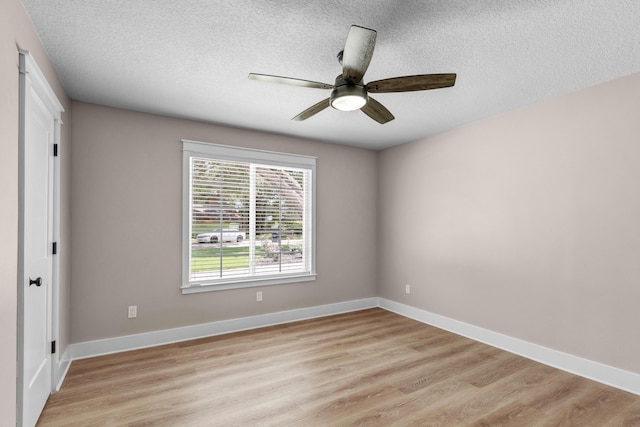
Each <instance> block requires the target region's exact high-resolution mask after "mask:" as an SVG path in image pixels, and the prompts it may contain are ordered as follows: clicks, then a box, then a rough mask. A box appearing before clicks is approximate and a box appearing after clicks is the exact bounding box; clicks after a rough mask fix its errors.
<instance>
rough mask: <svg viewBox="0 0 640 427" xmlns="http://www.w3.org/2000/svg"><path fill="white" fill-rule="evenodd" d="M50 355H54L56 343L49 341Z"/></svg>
mask: <svg viewBox="0 0 640 427" xmlns="http://www.w3.org/2000/svg"><path fill="white" fill-rule="evenodd" d="M51 354H56V342H55V341H51Z"/></svg>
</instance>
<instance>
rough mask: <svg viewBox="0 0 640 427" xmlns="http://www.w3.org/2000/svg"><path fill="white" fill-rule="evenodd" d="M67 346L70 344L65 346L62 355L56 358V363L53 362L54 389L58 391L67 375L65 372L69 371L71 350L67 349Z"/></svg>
mask: <svg viewBox="0 0 640 427" xmlns="http://www.w3.org/2000/svg"><path fill="white" fill-rule="evenodd" d="M69 347H70V346H67V349H66V350H65V352H64V353H63V354H62V357H60V358H59V359H58V361H57V363H54V367H55V369H54V370H53V372H54V377H53V386H54V391H60V387H62V383H63V381H64V379H65V377H66V376H67V372H69V368H70V367H71V352H70V351H69Z"/></svg>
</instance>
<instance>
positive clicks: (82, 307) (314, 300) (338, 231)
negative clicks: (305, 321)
mask: <svg viewBox="0 0 640 427" xmlns="http://www.w3.org/2000/svg"><path fill="white" fill-rule="evenodd" d="M72 113H73V125H72V136H73V140H74V144H73V153H72V158H73V167H72V182H73V184H72V193H73V201H72V217H73V236H72V239H73V240H72V243H73V245H72V246H73V253H72V257H73V273H72V281H73V295H72V301H71V319H72V340H73V342H82V341H89V340H95V339H100V338H108V337H115V336H121V335H127V334H133V333H139V332H147V331H154V330H161V329H166V328H174V327H180V326H185V325H194V324H199V323H205V322H212V321H217V320H224V319H231V318H238V317H244V316H251V315H257V314H262V313H269V312H276V311H282V310H289V309H295V308H301V307H309V306H316V305H322V304H329V303H335V302H340V301H348V300H353V299H359V298H368V297H373V296H375V295H376V292H377V288H376V283H377V281H376V265H375V262H374V260H375V259H376V257H377V233H375V227H376V223H377V213H376V205H377V188H376V174H377V153H376V152H374V151H369V150H363V149H357V148H349V147H344V146H339V145H334V144H326V143H318V142H311V141H304V140H300V139H294V138H289V137H284V136H277V135H269V134H264V133H257V132H251V131H246V130H240V129H233V128H228V127H223V126H216V125H211V124H204V123H198V122H192V121H187V120H180V119H172V118H166V117H162V116H157V115H150V114H143V113H136V112H132V111H125V110H119V109H113V108H107V107H102V106H97V105H92V104H86V103H81V102H75V101H74V102H73V104H72ZM182 138H185V139H192V140H197V141H205V142H212V143H218V144H226V145H241V146H245V147H251V148H259V149H265V150H272V151H282V152H290V153H296V154H307V155H313V156H317V157H318V160H317V163H318V165H317V272H318V279H317V280H316V281H315V282H305V283H299V284H289V285H277V286H269V287H266V288H261V289H260V290H262V291H263V294H264V301H263V302H260V303H257V302H256V301H255V299H256V298H255V293H256V288H248V289H241V290H229V291H218V292H208V293H200V294H192V295H182V294H181V293H180V290H179V288H180V284H181V282H180V280H181V271H180V268H181V256H182V255H181V224H182V219H181V218H182V208H181V200H182V198H181V197H182V195H181V194H182V151H181V148H182V144H181V142H180V140H181V139H182ZM128 305H137V306H138V317H137V318H136V319H127V306H128Z"/></svg>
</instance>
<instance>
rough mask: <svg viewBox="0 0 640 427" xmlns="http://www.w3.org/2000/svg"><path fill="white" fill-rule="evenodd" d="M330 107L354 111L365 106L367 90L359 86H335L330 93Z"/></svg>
mask: <svg viewBox="0 0 640 427" xmlns="http://www.w3.org/2000/svg"><path fill="white" fill-rule="evenodd" d="M330 100H331V101H330V102H331V106H332V107H333V108H335V109H336V110H341V111H354V110H359V109H360V108H362V107H364V106H365V105H366V104H367V90H366V89H365V88H364V86H359V85H342V86H336V87H335V88H334V89H333V90H332V91H331V98H330Z"/></svg>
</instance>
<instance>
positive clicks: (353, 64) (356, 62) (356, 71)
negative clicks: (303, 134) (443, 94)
mask: <svg viewBox="0 0 640 427" xmlns="http://www.w3.org/2000/svg"><path fill="white" fill-rule="evenodd" d="M375 45H376V32H375V31H374V30H370V29H369V28H364V27H360V26H358V25H352V26H351V29H350V30H349V35H348V36H347V42H346V43H345V46H344V50H342V51H340V52H339V53H338V61H339V62H340V64H341V65H342V74H340V75H338V77H336V80H335V83H334V84H328V83H320V82H314V81H310V80H303V79H296V78H293V77H280V76H272V75H269V74H257V73H250V74H249V78H250V79H252V80H260V81H263V82H271V83H280V84H286V85H291V86H300V87H308V88H316V89H331V96H329V98H326V99H323V100H322V101H320V102H318V103H317V104H315V105H312V106H311V107H309V108H307V109H306V110H304V111H303V112H302V113H300V114H298V115H297V116H295V117H294V118H293V119H292V120H306V119H308V118H309V117H311V116H313V115H314V114H317V113H319V112H320V111H322V110H324V109H325V108H327V107H329V106H331V107H333V108H335V109H337V110H342V111H353V110H358V109H359V110H361V111H362V112H363V113H365V114H366V115H367V116H369V117H371V118H372V119H373V120H375V121H377V122H378V123H380V124H385V123H387V122H389V121H391V120H393V119H394V117H393V114H391V112H390V111H389V110H387V109H386V108H385V107H384V106H383V105H382V104H380V103H379V102H378V101H376V100H375V99H373V98H371V97H370V96H369V93H388V92H412V91H418V90H430V89H440V88H444V87H451V86H453V85H454V84H455V83H456V75H455V74H453V73H449V74H419V75H415V76H403V77H393V78H389V79H382V80H376V81H373V82H369V83H367V84H364V83H363V80H362V77H363V76H364V73H365V72H366V71H367V68H368V67H369V63H370V62H371V57H372V56H373V48H374V47H375Z"/></svg>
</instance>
